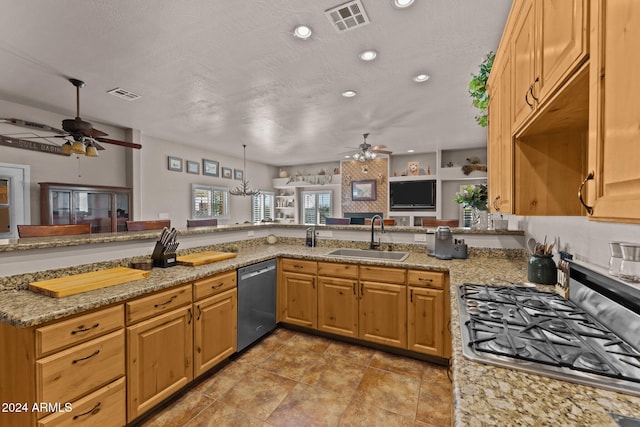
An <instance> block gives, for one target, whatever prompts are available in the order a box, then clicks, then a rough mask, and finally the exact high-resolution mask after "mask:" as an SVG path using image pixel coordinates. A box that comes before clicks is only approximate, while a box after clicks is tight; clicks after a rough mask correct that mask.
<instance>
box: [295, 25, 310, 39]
mask: <svg viewBox="0 0 640 427" xmlns="http://www.w3.org/2000/svg"><path fill="white" fill-rule="evenodd" d="M312 33H313V31H311V28H310V27H307V26H306V25H298V26H297V27H296V28H294V29H293V35H294V36H295V37H297V38H299V39H302V40H306V39H308V38H309V37H311V34H312Z"/></svg>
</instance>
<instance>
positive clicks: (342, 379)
mask: <svg viewBox="0 0 640 427" xmlns="http://www.w3.org/2000/svg"><path fill="white" fill-rule="evenodd" d="M366 369H367V368H366V366H364V365H357V364H355V363H353V362H351V361H350V360H348V359H345V358H342V357H338V356H332V355H328V354H325V355H324V356H323V357H321V358H320V359H319V360H318V361H317V362H316V363H315V365H313V366H311V367H309V369H307V370H306V371H305V373H304V375H303V376H302V378H301V379H300V382H302V383H305V384H310V385H315V386H318V387H321V388H323V389H326V390H330V391H333V392H335V393H338V394H340V395H341V396H343V398H345V399H350V398H351V396H353V393H355V391H356V389H357V388H358V385H360V381H362V377H363V376H364V373H365V371H366Z"/></svg>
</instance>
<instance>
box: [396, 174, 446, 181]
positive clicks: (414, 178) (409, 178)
mask: <svg viewBox="0 0 640 427" xmlns="http://www.w3.org/2000/svg"><path fill="white" fill-rule="evenodd" d="M437 178H438V176H437V175H433V174H432V175H407V176H390V177H389V181H434V180H436V179H437Z"/></svg>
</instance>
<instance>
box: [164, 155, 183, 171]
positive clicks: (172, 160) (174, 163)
mask: <svg viewBox="0 0 640 427" xmlns="http://www.w3.org/2000/svg"><path fill="white" fill-rule="evenodd" d="M167 167H168V168H169V170H170V171H176V172H182V159H181V158H179V157H172V156H168V158H167Z"/></svg>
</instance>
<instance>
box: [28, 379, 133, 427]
mask: <svg viewBox="0 0 640 427" xmlns="http://www.w3.org/2000/svg"><path fill="white" fill-rule="evenodd" d="M71 407H72V409H73V410H72V411H71V412H58V413H55V414H51V415H49V416H47V417H45V418H43V419H41V420H40V421H38V427H67V426H73V427H76V426H78V427H94V426H100V427H111V426H113V427H120V426H123V425H125V424H126V423H127V417H126V409H127V408H126V394H125V379H124V378H120V379H119V380H117V381H114V382H112V383H111V384H109V385H107V386H104V387H102V388H101V389H99V390H97V391H95V392H93V393H91V394H90V395H88V396H85V397H83V398H82V399H79V400H77V401H75V402H72V404H71Z"/></svg>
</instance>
